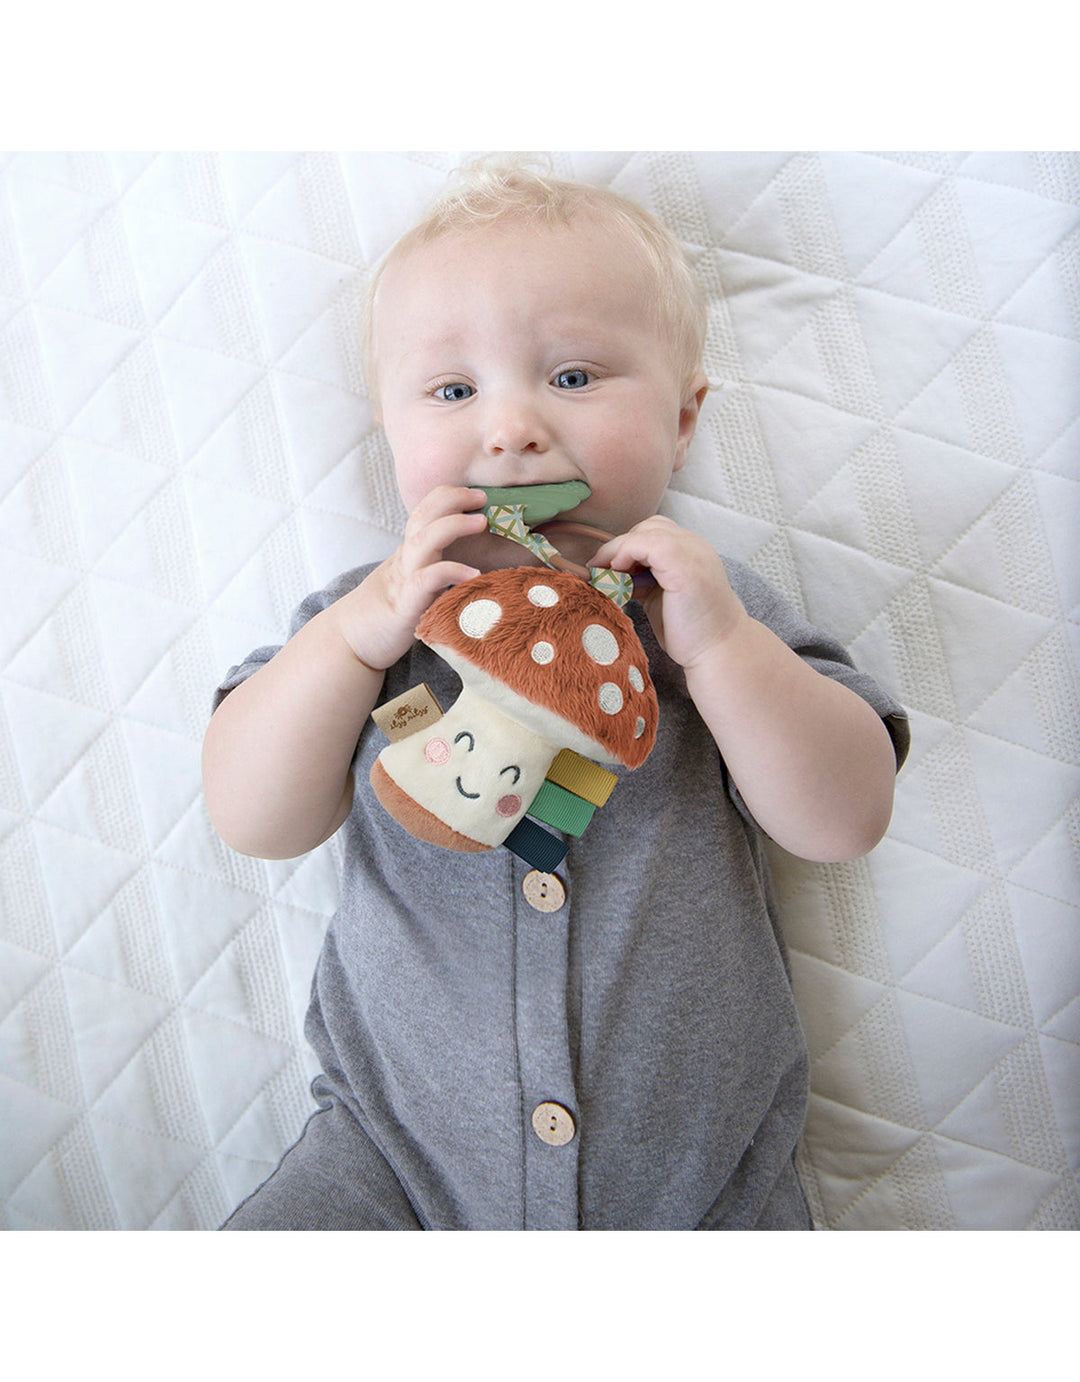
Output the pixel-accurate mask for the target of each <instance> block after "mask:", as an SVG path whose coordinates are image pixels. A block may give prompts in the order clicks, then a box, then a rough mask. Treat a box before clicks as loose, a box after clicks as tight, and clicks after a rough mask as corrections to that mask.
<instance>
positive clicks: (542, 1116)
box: [532, 1103, 576, 1147]
mask: <svg viewBox="0 0 1080 1382" xmlns="http://www.w3.org/2000/svg"><path fill="white" fill-rule="evenodd" d="M532 1126H533V1132H534V1133H536V1135H537V1137H538V1138H539V1139H540V1141H541V1142H546V1143H547V1144H548V1146H549V1147H565V1146H566V1144H567V1143H568V1142H570V1141H572V1139H573V1136H574V1133H575V1132H576V1129H575V1127H574V1119H573V1116H572V1115H571V1113H570V1111H569V1109H565V1108H563V1106H562V1104H553V1103H544V1104H537V1106H536V1107H535V1108H534V1109H533V1116H532Z"/></svg>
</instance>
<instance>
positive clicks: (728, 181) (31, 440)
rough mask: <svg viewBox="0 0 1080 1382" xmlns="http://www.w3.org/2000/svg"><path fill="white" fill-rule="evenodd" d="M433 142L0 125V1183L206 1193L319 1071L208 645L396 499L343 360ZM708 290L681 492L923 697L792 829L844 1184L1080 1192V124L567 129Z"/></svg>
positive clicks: (916, 1209) (322, 909)
mask: <svg viewBox="0 0 1080 1382" xmlns="http://www.w3.org/2000/svg"><path fill="white" fill-rule="evenodd" d="M454 158H455V156H453V155H441V154H418V155H405V154H384V155H375V154H362V155H335V154H317V153H316V154H295V153H284V154H246V155H226V156H217V155H212V154H162V155H156V156H155V155H153V154H129V155H128V154H121V155H95V154H77V155H63V154H9V155H5V156H0V591H2V596H0V910H2V919H0V1206H2V1208H0V1222H2V1223H3V1225H4V1226H5V1227H6V1228H8V1229H210V1228H213V1227H215V1226H216V1225H217V1224H218V1223H219V1222H220V1221H221V1219H222V1218H223V1217H224V1216H225V1215H226V1214H227V1213H228V1211H229V1210H230V1209H231V1208H232V1206H233V1205H234V1204H235V1203H236V1202H237V1201H238V1200H239V1199H240V1198H241V1197H242V1196H243V1195H244V1194H245V1193H246V1192H247V1191H249V1190H250V1189H251V1188H252V1187H253V1186H254V1185H256V1184H257V1183H258V1182H259V1181H260V1180H261V1179H262V1178H263V1177H265V1176H266V1175H267V1173H268V1172H269V1171H270V1170H271V1169H272V1168H273V1166H274V1165H275V1163H276V1160H277V1158H278V1156H279V1155H280V1153H281V1151H282V1150H283V1149H284V1148H285V1146H286V1145H288V1143H289V1142H290V1141H291V1140H292V1139H293V1138H294V1137H295V1135H296V1133H297V1132H298V1130H299V1128H300V1126H301V1125H302V1123H303V1120H304V1118H305V1117H306V1113H307V1110H308V1094H307V1082H308V1080H309V1078H310V1076H311V1074H312V1073H313V1071H312V1068H311V1065H310V1062H309V1057H308V1055H307V1053H306V1051H305V1048H304V1044H303V1040H302V1037H301V1035H300V1023H301V1019H302V1014H303V1009H304V1006H305V1002H306V997H307V989H308V983H309V979H310V975H311V971H312V967H313V964H314V959H315V955H316V952H317V949H318V946H319V942H320V936H321V933H322V931H323V928H324V926H325V923H326V919H327V917H328V915H329V914H330V912H331V911H332V909H333V906H334V900H335V888H336V884H335V845H334V844H333V842H331V844H330V845H328V846H324V847H323V849H322V850H320V851H318V852H316V853H315V854H313V855H311V856H309V857H307V858H305V859H303V860H301V861H299V862H290V863H273V864H267V863H261V862H257V861H254V860H249V859H244V858H240V857H239V856H236V855H234V854H231V853H230V852H229V851H228V850H226V849H225V848H224V847H223V846H222V845H221V844H219V843H218V841H217V840H216V839H215V836H214V834H213V832H212V830H211V829H210V826H209V823H208V821H207V817H206V813H205V810H204V808H203V804H202V801H201V796H200V785H199V747H200V741H201V737H202V732H203V728H204V725H205V721H206V716H207V713H208V707H209V702H210V696H211V692H212V690H213V688H214V686H215V685H216V684H217V682H218V680H219V679H220V677H221V676H222V674H223V673H224V671H225V670H226V669H227V668H228V667H229V665H230V664H231V663H233V662H236V661H238V660H239V659H240V658H241V657H242V656H243V655H244V654H245V653H246V652H248V650H249V649H251V648H252V647H254V646H256V645H258V644H261V643H267V642H272V641H279V640H280V638H281V636H282V634H283V631H284V629H285V626H286V621H287V618H288V614H289V612H290V611H291V609H292V608H293V607H294V606H295V605H296V604H297V603H298V601H299V600H300V599H301V598H302V596H303V595H305V594H306V593H307V592H308V591H309V590H310V589H313V588H314V587H316V586H318V585H320V584H322V583H323V582H325V581H327V580H328V579H329V578H331V577H332V576H334V575H335V574H337V572H338V571H340V570H342V569H344V568H346V567H349V566H353V565H356V564H358V563H360V562H363V561H366V560H371V559H374V558H378V557H381V556H382V555H385V554H386V553H388V552H389V551H390V550H391V549H392V548H393V546H394V545H395V540H396V535H397V533H398V532H399V529H400V526H401V522H402V511H401V508H400V504H399V501H398V499H397V498H396V495H395V492H394V489H393V484H392V480H391V475H390V469H389V466H388V458H387V450H386V445H385V443H384V441H383V440H382V439H381V437H380V435H379V434H378V433H377V431H376V430H375V429H374V428H373V426H372V421H371V413H370V409H369V407H368V404H367V401H366V399H365V393H364V387H363V382H362V380H361V377H360V373H359V366H358V352H357V318H358V307H359V303H360V300H361V295H362V291H363V286H364V281H365V275H366V273H367V272H368V270H369V268H370V266H371V265H372V263H373V262H374V260H375V259H376V258H377V257H378V255H379V254H380V253H381V252H382V251H383V250H384V249H385V248H386V247H387V246H388V245H389V244H390V243H391V241H392V240H393V239H394V238H395V237H396V235H397V234H398V233H399V232H400V231H401V230H402V229H404V228H405V226H406V225H407V224H409V223H410V222H411V221H412V220H413V219H414V218H415V216H416V215H417V214H418V213H419V212H420V210H421V209H422V207H423V206H424V204H425V203H426V201H427V200H428V199H429V198H430V196H431V195H432V194H433V193H434V192H435V191H436V190H437V189H438V188H439V187H440V186H441V184H442V181H443V177H444V174H445V170H446V169H447V168H448V167H449V166H450V165H451V164H452V162H453V161H454ZM555 162H556V166H557V167H558V168H559V169H560V170H562V171H565V172H568V173H571V174H576V175H579V176H582V177H585V178H590V179H594V180H597V181H599V182H602V183H610V184H612V185H613V186H615V187H617V188H618V189H619V190H621V191H624V192H626V193H628V194H630V195H631V196H633V197H636V198H638V199H640V200H641V201H642V202H644V203H645V204H646V205H648V206H650V207H651V208H653V209H654V210H655V211H656V212H657V213H658V214H659V215H660V216H661V217H662V218H663V219H664V220H665V221H666V222H667V223H668V224H669V225H671V226H672V227H673V228H674V229H675V231H676V232H677V234H678V235H679V236H680V237H681V239H682V240H683V241H684V242H685V243H686V245H687V246H688V247H689V248H690V250H691V252H692V254H693V255H694V257H695V259H696V260H697V264H698V268H699V270H700V272H701V275H702V277H703V279H704V282H705V283H706V285H707V287H708V290H709V293H710V297H711V303H712V310H711V331H710V336H709V348H708V360H707V365H708V368H709V371H710V374H711V376H712V379H713V381H714V383H715V385H716V387H715V389H714V392H713V393H712V395H711V397H710V400H709V403H708V406H707V412H706V415H705V416H704V419H703V422H702V425H701V429H700V433H699V436H698V438H697V440H696V442H695V444H694V448H693V451H692V453H691V461H690V464H689V465H688V466H687V468H686V469H685V470H684V471H683V472H682V473H681V474H680V475H678V476H677V477H676V486H677V487H676V492H674V493H673V494H672V495H671V497H670V502H669V504H668V512H670V514H671V515H672V516H673V517H675V518H677V519H678V520H679V521H681V522H683V523H685V524H686V525H688V526H689V527H691V528H694V529H696V530H697V531H699V532H701V533H703V534H705V535H706V536H707V537H709V538H710V539H711V540H712V541H713V542H714V543H715V544H716V545H717V546H718V547H720V548H721V549H722V550H725V551H727V552H729V553H731V554H732V555H734V556H736V557H739V558H742V559H743V560H745V561H748V562H749V563H750V564H751V565H752V566H754V567H756V568H757V569H758V570H760V571H761V572H762V573H763V574H764V575H766V576H767V577H768V578H770V579H771V580H773V581H774V582H775V583H776V584H778V585H779V586H780V587H781V588H782V589H783V590H784V591H785V592H786V593H787V595H788V596H789V597H790V598H791V599H792V600H793V601H794V603H795V604H796V605H797V606H799V607H800V608H802V609H803V610H805V611H806V613H807V614H809V616H810V617H811V618H812V619H814V620H815V621H816V622H818V623H821V624H823V625H826V626H827V627H829V628H830V629H832V630H833V631H835V632H836V633H837V634H838V635H839V636H840V637H841V638H842V639H844V640H845V641H846V642H847V643H848V644H849V645H850V647H851V648H852V649H853V651H854V653H855V655H856V657H857V658H858V660H859V661H860V662H861V663H862V664H863V665H864V666H865V667H866V668H867V669H868V670H870V671H871V672H873V673H874V674H875V675H876V676H877V677H878V678H879V679H880V680H881V681H883V682H884V683H885V684H886V685H887V686H888V687H889V688H890V689H892V690H893V691H894V692H895V693H896V694H897V695H898V696H899V697H900V698H901V699H902V700H903V701H904V702H905V703H906V705H907V706H908V707H910V711H911V716H912V723H913V731H914V745H913V749H912V753H911V758H910V761H909V763H908V766H907V767H906V768H905V769H904V770H903V772H902V774H901V776H900V779H899V783H898V793H897V801H896V812H895V817H894V822H893V826H892V829H891V831H890V833H889V836H888V838H887V839H886V840H885V841H884V842H883V843H882V844H881V845H880V846H879V848H878V849H877V850H876V851H875V852H874V854H873V855H871V856H870V857H869V858H868V859H866V860H863V861H861V862H858V863H854V864H850V865H845V866H839V867H817V866H813V867H811V866H804V865H801V864H796V863H795V862H794V861H791V860H787V859H781V860H780V861H779V864H778V867H779V869H780V874H781V881H782V889H783V893H784V898H785V914H786V932H787V937H788V940H789V944H790V948H791V959H792V968H793V974H794V981H795V985H796V990H797V995H798V998H799V1003H800V1008H801V1011H802V1015H803V1020H804V1023H805V1027H806V1031H807V1035H808V1038H809V1042H810V1047H811V1052H812V1055H813V1095H812V1099H811V1105H810V1113H809V1121H808V1125H807V1129H806V1137H805V1142H804V1146H803V1149H802V1152H801V1169H802V1173H803V1177H804V1180H805V1183H806V1187H807V1191H808V1193H809V1195H810V1198H811V1203H812V1206H813V1209H814V1214H815V1217H816V1220H817V1222H818V1224H819V1225H820V1226H821V1227H822V1228H829V1229H863V1230H867V1229H1022V1228H1041V1229H1075V1228H1077V1227H1080V1189H1078V1181H1077V1176H1078V1169H1080V1097H1078V1096H1080V996H1078V995H1080V932H1078V918H1077V902H1078V893H1080V889H1078V856H1080V806H1078V804H1077V788H1078V781H1080V776H1078V758H1080V726H1078V717H1077V695H1076V691H1077V658H1078V649H1080V629H1078V627H1077V621H1078V616H1080V560H1078V545H1080V544H1078V541H1077V538H1078V534H1080V522H1078V520H1080V483H1078V479H1080V476H1078V458H1080V159H1078V158H1077V156H1076V155H1073V154H1064V153H1055V154H1038V153H1036V154H1023V153H1007V154H993V153H969V154H963V153H955V154H947V153H942V154H934V153H918V154H881V153H875V154H860V153H832V154H813V153H810V154H807V153H794V154H791V153H775V154H694V155H688V154H667V153H635V154H625V153H621V154H604V153H591V154H572V155H556V156H555Z"/></svg>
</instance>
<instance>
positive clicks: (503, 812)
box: [495, 792, 521, 816]
mask: <svg viewBox="0 0 1080 1382" xmlns="http://www.w3.org/2000/svg"><path fill="white" fill-rule="evenodd" d="M495 810H496V811H498V813H499V815H500V816H516V815H517V813H518V812H519V811H520V810H521V798H520V797H517V796H515V795H514V794H513V792H508V793H507V794H506V796H504V797H500V798H499V800H498V802H497V804H496V806H495Z"/></svg>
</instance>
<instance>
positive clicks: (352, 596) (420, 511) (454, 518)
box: [326, 485, 487, 671]
mask: <svg viewBox="0 0 1080 1382" xmlns="http://www.w3.org/2000/svg"><path fill="white" fill-rule="evenodd" d="M486 500H487V495H486V494H485V493H484V491H483V490H482V489H466V488H463V487H458V486H455V485H440V486H439V487H438V488H437V489H433V490H432V491H431V493H430V494H428V495H426V496H425V497H424V498H423V499H422V500H421V501H420V503H419V504H417V506H416V508H415V509H414V510H413V511H412V513H411V514H410V516H409V521H408V523H407V524H406V526H405V536H404V538H403V539H402V543H401V546H400V547H399V548H398V549H397V551H395V552H394V553H392V554H391V555H390V556H389V557H387V559H386V560H385V561H384V562H383V563H382V564H381V565H380V566H377V567H376V568H375V570H374V571H373V572H372V573H371V575H370V576H368V578H367V579H366V580H365V581H363V582H362V583H361V584H360V585H358V586H357V587H356V589H355V590H353V591H350V593H349V594H348V595H345V596H343V597H342V599H340V600H338V601H337V603H336V604H333V605H331V606H330V609H329V610H327V611H326V613H327V614H331V613H332V614H333V617H334V619H335V621H336V622H337V624H338V628H339V630H340V632H341V636H342V638H344V640H345V642H346V643H347V644H348V645H349V647H350V648H351V649H352V651H353V654H354V655H355V656H356V657H358V658H359V659H360V661H361V662H364V663H366V664H367V666H368V667H371V668H373V669H374V670H376V671H382V670H384V669H385V668H387V667H389V666H391V665H392V664H393V663H394V662H396V661H397V660H398V658H399V657H403V656H404V655H405V653H407V652H408V650H409V648H410V647H411V646H412V642H413V639H414V637H415V629H416V625H417V624H418V623H419V621H420V616H421V615H422V614H423V613H424V611H425V610H426V609H427V607H428V605H430V604H431V602H432V600H434V599H435V597H436V596H437V595H438V594H439V593H440V592H441V591H443V590H445V589H446V588H447V586H452V585H461V584H462V582H463V581H469V580H472V578H473V577H474V576H478V575H479V574H480V573H479V571H478V570H477V569H476V567H473V566H466V565H464V563H462V562H456V561H444V560H443V552H444V551H445V550H446V549H447V548H448V547H449V546H450V545H451V544H452V543H454V542H456V541H458V539H460V538H465V537H472V536H475V535H476V534H478V533H482V532H483V531H484V529H485V528H486V527H487V519H486V518H485V516H484V514H483V513H482V512H481V511H480V505H482V504H484V503H485V502H486Z"/></svg>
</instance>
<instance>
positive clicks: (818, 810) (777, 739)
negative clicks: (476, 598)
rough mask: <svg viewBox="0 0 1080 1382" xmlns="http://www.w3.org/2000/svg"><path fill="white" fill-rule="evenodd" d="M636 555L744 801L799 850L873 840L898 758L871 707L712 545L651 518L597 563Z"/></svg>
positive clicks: (655, 613) (823, 854)
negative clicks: (809, 657) (812, 661)
mask: <svg viewBox="0 0 1080 1382" xmlns="http://www.w3.org/2000/svg"><path fill="white" fill-rule="evenodd" d="M634 562H640V563H641V564H642V565H643V566H647V567H649V568H650V569H651V570H652V573H653V575H654V576H655V577H656V580H657V586H656V588H655V589H652V590H649V591H648V592H646V594H645V595H644V597H643V600H642V603H643V604H644V605H645V608H646V610H647V611H648V614H649V618H650V620H651V622H652V624H653V628H654V630H655V632H656V635H657V638H658V639H659V641H660V643H661V644H662V646H663V647H664V649H665V651H666V652H667V654H668V656H669V657H671V658H672V659H673V660H674V661H675V662H678V663H679V664H680V665H681V666H682V667H683V669H684V670H685V672H686V684H687V689H688V690H689V692H690V695H691V696H692V697H693V699H694V703H695V705H696V706H697V708H698V711H699V712H700V714H701V716H702V718H703V719H704V721H705V723H706V724H707V725H708V727H709V730H710V732H711V734H712V736H713V738H714V739H715V740H716V743H717V746H718V747H719V749H720V752H721V753H722V755H723V757H724V761H725V763H726V764H727V766H728V769H729V771H730V773H731V775H732V778H733V779H734V781H735V783H736V784H737V786H738V788H739V791H740V792H741V793H742V797H743V800H744V801H745V803H746V805H747V808H748V809H749V811H750V812H751V814H752V815H753V817H754V819H755V820H756V821H757V822H758V824H759V825H760V826H761V828H762V829H763V830H764V831H765V832H766V833H767V834H768V835H769V836H770V837H771V838H772V839H774V840H775V841H776V842H777V843H778V844H780V845H782V846H783V847H784V848H785V849H787V850H789V851H790V852H791V853H792V854H797V855H799V856H801V857H802V858H804V859H814V860H819V861H827V860H838V859H853V858H857V857H858V856H859V855H862V854H865V853H867V852H868V851H869V850H871V849H873V847H874V845H876V844H877V842H878V841H879V840H880V839H881V837H882V835H884V833H885V831H886V829H887V828H888V824H889V819H890V817H891V815H892V802H893V785H894V780H895V776H896V757H895V754H894V752H893V747H892V740H891V738H890V736H889V732H888V730H887V729H886V728H885V725H884V724H883V722H882V720H881V718H880V717H879V716H878V714H877V712H876V711H875V710H874V709H873V707H872V706H870V705H868V704H867V702H866V701H864V700H863V699H862V697H861V696H859V695H857V694H856V693H855V692H854V691H852V690H850V689H849V688H848V687H846V686H843V685H841V683H840V682H837V681H834V680H832V679H831V678H830V677H826V676H823V675H822V674H821V673H819V672H817V671H815V669H814V668H812V667H810V666H809V665H808V664H807V663H806V662H804V661H803V659H802V658H800V657H799V656H798V654H797V653H795V652H793V651H792V650H791V649H790V648H789V647H788V646H787V645H786V644H785V643H784V642H782V640H781V639H779V638H777V636H776V635H775V634H774V633H773V632H772V631H771V630H770V629H768V628H766V626H765V625H764V624H762V623H759V622H758V621H757V620H755V619H751V618H750V616H749V615H748V614H747V612H746V610H745V609H744V608H743V605H742V603H741V602H740V601H739V599H738V598H737V596H736V595H735V593H734V591H733V590H732V588H731V585H730V583H729V581H728V578H727V573H726V571H725V570H724V565H723V562H722V561H721V560H720V558H719V557H718V556H717V554H716V553H715V552H714V551H713V549H712V547H711V546H710V545H709V544H708V543H707V542H705V541H704V540H703V539H701V538H699V537H697V536H696V535H695V534H693V533H689V532H687V531H685V530H684V529H682V528H680V527H678V526H677V525H676V524H674V523H672V522H671V521H670V520H669V519H666V518H661V517H656V518H650V519H646V521H645V522H644V523H639V524H638V525H637V526H636V527H635V528H633V529H631V531H630V532H629V533H626V534H624V535H623V536H622V537H619V538H616V539H614V540H613V541H612V542H609V543H607V544H605V546H604V547H603V548H601V550H600V551H599V552H598V553H597V554H596V556H595V557H594V558H593V564H594V565H596V566H614V567H617V568H619V569H621V570H629V569H630V568H631V567H632V565H633V564H634Z"/></svg>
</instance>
